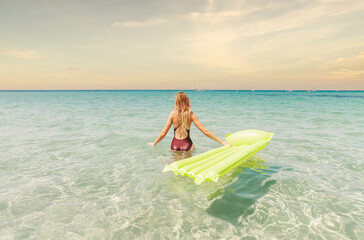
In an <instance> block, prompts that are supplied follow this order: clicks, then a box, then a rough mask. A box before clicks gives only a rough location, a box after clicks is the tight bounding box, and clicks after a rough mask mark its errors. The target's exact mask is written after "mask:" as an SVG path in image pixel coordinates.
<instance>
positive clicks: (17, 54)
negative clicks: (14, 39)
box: [0, 49, 44, 60]
mask: <svg viewBox="0 0 364 240" xmlns="http://www.w3.org/2000/svg"><path fill="white" fill-rule="evenodd" d="M0 55H2V56H5V57H10V58H20V59H31V60H39V59H44V57H43V55H42V54H41V53H40V52H37V51H20V50H1V49H0Z"/></svg>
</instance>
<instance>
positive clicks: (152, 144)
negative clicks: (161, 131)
mask: <svg viewBox="0 0 364 240" xmlns="http://www.w3.org/2000/svg"><path fill="white" fill-rule="evenodd" d="M147 144H148V145H150V146H154V145H155V144H154V142H152V143H147Z"/></svg>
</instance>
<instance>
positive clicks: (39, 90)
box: [0, 89, 364, 92]
mask: <svg viewBox="0 0 364 240" xmlns="http://www.w3.org/2000/svg"><path fill="white" fill-rule="evenodd" d="M112 91H114V92H121V91H195V92H200V91H201V92H203V91H239V92H363V91H364V89H363V90H350V89H345V90H336V89H320V90H318V89H316V90H312V89H297V90H295V89H281V90H274V89H262V90H259V89H254V90H250V89H199V90H195V89H31V90H25V89H2V90H0V92H112Z"/></svg>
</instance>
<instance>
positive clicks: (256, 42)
mask: <svg viewBox="0 0 364 240" xmlns="http://www.w3.org/2000/svg"><path fill="white" fill-rule="evenodd" d="M196 88H198V89H256V90H258V89H275V90H276V89H292V90H294V89H317V90H319V89H336V90H363V89H364V1H363V0H221V1H217V0H144V1H142V0H129V1H126V0H104V1H101V0H100V1H95V0H83V1H81V0H0V90H5V89H8V90H10V89H13V90H20V89H22V90H32V89H40V90H44V89H52V90H53V89H196Z"/></svg>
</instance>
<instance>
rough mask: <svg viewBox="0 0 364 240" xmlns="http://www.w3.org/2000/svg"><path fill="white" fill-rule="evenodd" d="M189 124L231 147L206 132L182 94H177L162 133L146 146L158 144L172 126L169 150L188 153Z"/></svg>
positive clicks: (189, 140) (191, 146)
mask: <svg viewBox="0 0 364 240" xmlns="http://www.w3.org/2000/svg"><path fill="white" fill-rule="evenodd" d="M191 123H194V124H195V126H196V127H197V128H198V129H200V131H201V132H203V134H205V135H206V136H208V137H209V138H211V139H213V140H215V141H217V142H219V143H221V144H223V145H229V146H232V145H231V144H230V143H228V142H225V141H222V140H221V139H220V138H218V137H217V136H215V134H213V133H212V132H210V131H209V130H207V129H206V128H205V127H204V126H203V125H202V124H201V123H200V121H199V120H198V118H197V116H196V114H194V113H193V112H191V103H190V99H189V98H188V96H187V94H186V93H184V92H179V93H177V95H176V100H175V104H174V110H173V111H172V112H171V113H170V114H169V117H168V121H167V123H166V125H165V126H164V128H163V130H162V132H161V133H160V134H159V136H158V137H157V139H156V140H155V141H154V142H153V143H148V144H149V145H156V144H157V143H159V142H160V141H161V140H162V139H163V138H164V137H165V136H166V135H167V133H168V131H169V129H170V128H171V126H172V124H173V128H174V138H173V140H172V144H171V149H172V150H175V151H189V150H191V149H192V148H193V143H192V140H191V138H190V129H191Z"/></svg>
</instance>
